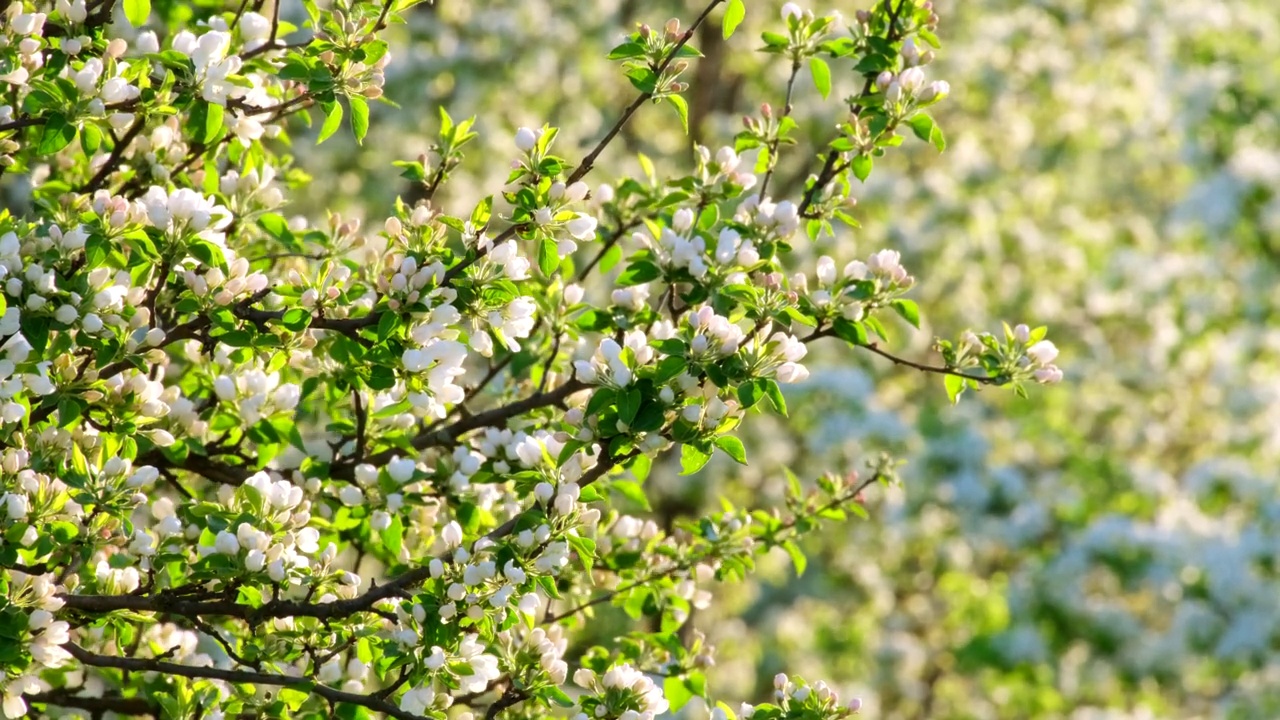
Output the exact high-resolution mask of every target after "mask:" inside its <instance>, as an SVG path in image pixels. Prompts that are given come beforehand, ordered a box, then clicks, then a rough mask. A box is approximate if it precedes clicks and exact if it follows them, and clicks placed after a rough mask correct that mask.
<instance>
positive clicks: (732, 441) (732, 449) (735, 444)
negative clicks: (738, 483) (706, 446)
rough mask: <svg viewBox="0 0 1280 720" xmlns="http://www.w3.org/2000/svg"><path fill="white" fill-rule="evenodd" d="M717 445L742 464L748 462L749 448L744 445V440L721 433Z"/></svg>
mask: <svg viewBox="0 0 1280 720" xmlns="http://www.w3.org/2000/svg"><path fill="white" fill-rule="evenodd" d="M716 447H718V448H720V449H721V450H723V451H724V452H725V454H726V455H728V456H729V457H731V458H733V459H734V460H736V461H737V462H738V463H739V464H741V465H746V464H747V449H746V448H744V447H743V446H742V441H741V440H739V439H738V438H736V437H734V436H732V435H721V436H720V437H718V438H716Z"/></svg>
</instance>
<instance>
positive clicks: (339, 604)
mask: <svg viewBox="0 0 1280 720" xmlns="http://www.w3.org/2000/svg"><path fill="white" fill-rule="evenodd" d="M638 454H639V453H638V452H637V451H633V452H631V453H629V454H627V455H624V456H623V457H620V458H604V459H601V460H600V462H599V463H598V464H597V465H596V466H595V467H593V468H591V469H590V470H588V471H587V472H586V473H584V474H583V476H582V479H580V480H579V481H578V486H579V487H587V486H588V485H591V484H592V483H594V482H595V481H596V480H599V479H600V478H602V477H604V476H605V475H606V474H607V473H608V472H609V471H610V470H612V469H613V468H614V467H615V466H618V465H621V464H623V463H626V462H627V461H628V460H630V459H632V458H633V457H635V456H636V455H638ZM523 517H524V513H521V514H519V515H515V516H513V517H512V518H511V519H510V520H507V521H506V522H505V523H503V524H501V525H499V526H498V527H496V528H494V529H493V530H490V531H489V533H488V534H487V535H485V537H486V538H488V539H489V540H498V539H501V538H504V537H506V536H508V535H510V534H511V533H512V532H513V531H515V529H516V527H517V526H518V525H519V523H520V520H521V519H522V518H523ZM442 559H443V558H442ZM429 577H431V573H430V570H428V567H427V564H426V563H424V564H423V565H422V566H420V567H416V568H414V569H412V570H409V571H407V572H404V573H402V574H400V575H399V576H397V577H395V578H394V579H392V580H390V581H388V582H387V583H386V584H383V585H377V586H375V587H371V588H369V589H368V590H366V591H365V592H364V593H363V594H362V595H360V596H359V597H355V598H351V599H349V600H335V601H334V602H329V603H312V602H310V601H308V600H303V601H296V600H272V601H271V602H268V603H266V604H264V605H262V606H261V607H258V608H253V607H250V606H248V605H241V604H239V603H236V602H234V601H232V600H186V599H184V598H183V597H182V596H181V595H178V594H175V592H174V591H162V592H161V593H159V594H156V595H74V594H68V593H63V594H61V595H59V596H58V597H60V598H61V599H62V600H63V601H65V603H66V607H67V608H69V609H72V610H79V611H81V612H86V613H108V612H113V611H116V610H132V611H136V612H162V613H169V614H172V615H182V616H186V617H206V616H223V617H234V618H240V619H242V620H246V621H248V622H249V623H250V624H256V623H258V622H261V621H263V620H269V619H272V618H285V617H311V618H316V619H318V620H322V621H323V620H333V619H338V618H345V617H350V616H351V615H355V614H356V613H361V612H375V610H374V607H373V606H374V605H375V604H377V603H379V602H381V601H383V600H388V599H390V598H394V597H402V596H404V595H405V594H406V593H408V591H409V590H410V589H411V588H414V587H416V586H417V585H419V584H421V583H422V582H423V581H424V580H426V579H427V578H429ZM81 652H83V651H81ZM73 654H74V653H73ZM178 667H184V666H178ZM202 677H205V676H202ZM207 677H212V676H207ZM237 682H239V681H237ZM244 682H252V681H244ZM357 697H360V696H357Z"/></svg>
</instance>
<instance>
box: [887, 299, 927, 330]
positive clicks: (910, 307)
mask: <svg viewBox="0 0 1280 720" xmlns="http://www.w3.org/2000/svg"><path fill="white" fill-rule="evenodd" d="M891 304H892V305H893V309H894V310H897V311H898V314H899V315H901V316H902V319H903V320H906V321H907V322H909V323H911V324H912V326H914V327H915V328H916V329H917V330H918V329H919V328H920V306H918V305H916V303H915V301H914V300H908V299H906V298H898V299H896V300H894V301H893V302H892V303H891Z"/></svg>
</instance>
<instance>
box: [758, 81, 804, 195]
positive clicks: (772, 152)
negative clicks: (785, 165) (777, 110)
mask: <svg viewBox="0 0 1280 720" xmlns="http://www.w3.org/2000/svg"><path fill="white" fill-rule="evenodd" d="M799 74H800V58H798V57H797V58H795V59H793V60H792V61H791V77H790V78H788V79H787V99H786V102H785V105H783V108H782V117H789V116H790V115H791V110H792V106H791V94H792V93H793V92H794V91H795V87H796V76H797V75H799ZM779 124H781V123H779ZM781 144H782V135H781V134H775V135H774V138H773V142H772V143H770V144H769V169H768V170H766V171H765V174H764V179H763V180H761V181H760V193H759V195H758V197H759V198H760V199H761V200H764V191H765V190H767V189H769V180H770V179H772V178H773V171H774V170H775V169H776V168H777V167H778V146H779V145H781Z"/></svg>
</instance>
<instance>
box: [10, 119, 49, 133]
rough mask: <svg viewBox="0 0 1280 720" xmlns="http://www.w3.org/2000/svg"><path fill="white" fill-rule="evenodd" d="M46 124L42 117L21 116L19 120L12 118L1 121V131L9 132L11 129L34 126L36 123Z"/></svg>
mask: <svg viewBox="0 0 1280 720" xmlns="http://www.w3.org/2000/svg"><path fill="white" fill-rule="evenodd" d="M43 124H45V119H44V118H42V117H21V118H18V119H17V120H10V121H9V122H7V123H0V132H8V131H10V130H21V129H22V128H26V127H34V126H36V125H43Z"/></svg>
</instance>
